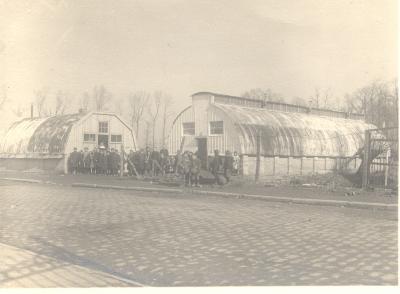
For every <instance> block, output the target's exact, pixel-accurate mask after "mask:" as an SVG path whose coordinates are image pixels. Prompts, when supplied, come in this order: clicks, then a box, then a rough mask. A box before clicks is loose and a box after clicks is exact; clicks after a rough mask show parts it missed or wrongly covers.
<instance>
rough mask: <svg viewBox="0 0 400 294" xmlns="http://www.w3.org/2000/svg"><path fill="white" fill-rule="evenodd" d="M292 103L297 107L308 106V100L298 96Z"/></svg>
mask: <svg viewBox="0 0 400 294" xmlns="http://www.w3.org/2000/svg"><path fill="white" fill-rule="evenodd" d="M291 103H292V104H295V105H299V106H308V105H307V100H306V99H304V98H302V97H298V96H296V97H293V98H292V100H291Z"/></svg>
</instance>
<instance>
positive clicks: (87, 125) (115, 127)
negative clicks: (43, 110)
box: [66, 114, 136, 153]
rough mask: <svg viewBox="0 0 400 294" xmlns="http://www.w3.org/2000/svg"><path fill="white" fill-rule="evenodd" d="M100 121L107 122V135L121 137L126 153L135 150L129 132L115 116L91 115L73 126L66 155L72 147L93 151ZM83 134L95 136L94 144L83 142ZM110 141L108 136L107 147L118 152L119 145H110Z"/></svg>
mask: <svg viewBox="0 0 400 294" xmlns="http://www.w3.org/2000/svg"><path fill="white" fill-rule="evenodd" d="M100 121H108V129H109V132H108V134H109V135H111V134H113V135H122V143H123V144H124V149H125V150H126V151H128V152H129V150H130V149H132V150H136V149H135V143H134V138H133V136H132V133H131V130H130V129H129V128H128V127H127V126H126V125H124V124H123V123H122V122H121V121H120V120H119V119H118V118H117V117H116V116H114V115H110V114H92V115H91V116H89V117H88V118H87V119H86V120H85V121H83V122H82V123H78V124H76V125H74V127H73V128H72V130H71V133H70V136H69V139H68V144H67V150H66V153H70V152H72V151H73V148H74V147H76V148H78V150H81V149H83V148H85V147H88V148H89V150H93V148H94V147H97V134H98V124H99V122H100ZM84 133H94V134H96V142H93V143H89V142H83V134H84ZM110 140H111V136H109V141H108V142H109V147H110V148H117V149H118V150H120V148H121V144H119V143H111V141H110Z"/></svg>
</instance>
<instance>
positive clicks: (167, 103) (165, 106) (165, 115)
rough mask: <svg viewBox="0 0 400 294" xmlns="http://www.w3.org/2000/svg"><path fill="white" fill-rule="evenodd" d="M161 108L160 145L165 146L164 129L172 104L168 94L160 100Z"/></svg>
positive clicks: (166, 125) (170, 113)
mask: <svg viewBox="0 0 400 294" xmlns="http://www.w3.org/2000/svg"><path fill="white" fill-rule="evenodd" d="M162 102H163V103H162V104H163V110H162V147H165V143H166V142H165V141H166V129H167V127H168V118H169V117H170V116H171V115H172V112H170V110H169V109H170V107H171V105H172V98H171V96H169V95H165V96H164V99H163V101H162Z"/></svg>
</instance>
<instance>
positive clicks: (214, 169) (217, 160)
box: [211, 149, 222, 184]
mask: <svg viewBox="0 0 400 294" xmlns="http://www.w3.org/2000/svg"><path fill="white" fill-rule="evenodd" d="M221 167H222V159H221V157H220V156H219V150H218V149H216V150H214V158H213V160H212V161H211V173H212V174H213V176H214V178H215V182H216V183H218V184H221V181H220V179H219V175H218V174H219V172H220V170H221Z"/></svg>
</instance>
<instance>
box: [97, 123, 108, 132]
mask: <svg viewBox="0 0 400 294" xmlns="http://www.w3.org/2000/svg"><path fill="white" fill-rule="evenodd" d="M100 124H107V132H103V131H101V130H102V128H101V126H100ZM109 132H110V123H109V121H99V123H98V133H99V134H108V133H109Z"/></svg>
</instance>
